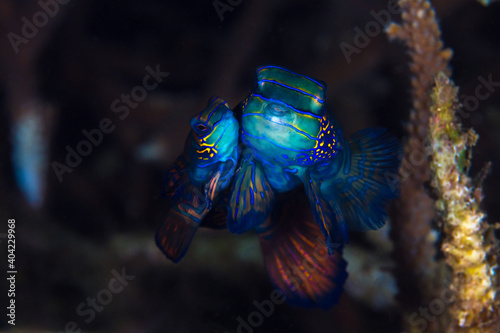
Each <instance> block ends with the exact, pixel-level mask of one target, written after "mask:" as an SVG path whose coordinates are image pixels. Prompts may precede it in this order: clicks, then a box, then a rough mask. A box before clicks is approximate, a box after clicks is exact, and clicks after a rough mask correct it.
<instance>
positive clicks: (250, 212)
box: [227, 150, 274, 234]
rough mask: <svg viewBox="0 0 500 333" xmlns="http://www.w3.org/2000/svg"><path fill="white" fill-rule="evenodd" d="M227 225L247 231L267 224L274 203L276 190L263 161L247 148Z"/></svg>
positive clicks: (237, 229)
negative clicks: (264, 168)
mask: <svg viewBox="0 0 500 333" xmlns="http://www.w3.org/2000/svg"><path fill="white" fill-rule="evenodd" d="M229 202H230V205H229V212H228V220H227V221H228V222H227V227H228V229H229V231H231V232H233V233H238V234H240V233H243V232H245V231H248V230H250V229H254V228H255V227H258V226H259V225H261V224H262V223H264V222H265V221H266V219H267V217H268V216H269V214H270V212H271V208H272V205H273V203H274V192H273V190H272V188H271V186H270V184H269V183H268V181H267V179H266V175H265V174H264V170H263V169H262V165H261V164H260V162H259V161H257V160H255V159H254V157H253V154H252V153H251V152H250V151H249V150H247V151H245V152H243V154H242V158H241V162H240V169H239V170H238V171H237V172H236V175H235V181H234V187H233V191H232V194H231V199H230V201H229Z"/></svg>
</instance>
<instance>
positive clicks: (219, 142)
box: [156, 97, 239, 262]
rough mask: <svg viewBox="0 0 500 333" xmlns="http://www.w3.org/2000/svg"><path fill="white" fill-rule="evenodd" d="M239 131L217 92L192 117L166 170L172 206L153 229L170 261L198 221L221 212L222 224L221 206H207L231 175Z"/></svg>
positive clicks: (211, 220)
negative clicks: (179, 151)
mask: <svg viewBox="0 0 500 333" xmlns="http://www.w3.org/2000/svg"><path fill="white" fill-rule="evenodd" d="M238 137H239V124H238V121H237V120H236V119H235V118H234V116H233V112H232V111H231V110H230V109H229V106H228V104H227V103H226V102H225V101H224V100H223V99H221V98H217V97H213V98H212V99H210V100H209V102H208V106H207V107H206V108H205V109H204V110H203V111H201V112H200V113H199V114H198V115H196V116H194V117H193V118H192V119H191V131H190V132H189V135H188V137H187V139H186V143H185V145H184V152H183V153H182V154H181V155H180V156H179V157H178V158H177V160H176V161H175V163H174V165H173V167H172V168H171V169H170V170H169V171H168V173H167V176H166V186H165V194H166V196H167V197H171V199H172V207H171V209H170V210H169V211H168V213H167V217H166V218H165V221H164V222H163V224H162V225H161V227H160V228H159V229H158V231H157V233H156V243H157V245H158V247H159V248H160V249H161V250H162V252H163V253H164V254H165V255H166V256H167V257H168V258H169V259H171V260H172V261H174V262H178V261H179V260H181V259H182V257H183V256H184V255H185V253H186V251H187V249H188V248H189V245H190V243H191V240H192V238H193V236H194V234H195V232H196V230H197V229H198V226H199V225H200V224H201V223H202V222H203V224H205V225H206V226H208V227H213V228H218V227H220V224H221V222H220V219H221V218H222V219H223V221H222V223H223V226H224V227H225V224H226V216H225V207H223V209H222V211H223V212H224V213H223V215H222V216H221V215H220V214H216V213H214V212H218V211H220V210H217V209H215V210H214V209H212V208H213V203H214V202H215V203H217V202H218V201H220V192H221V191H223V190H224V189H226V188H227V187H228V185H229V184H230V182H231V179H232V177H233V175H234V170H235V169H236V166H237V163H238V158H239V147H238ZM226 205H227V204H226Z"/></svg>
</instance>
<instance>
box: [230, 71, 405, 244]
mask: <svg viewBox="0 0 500 333" xmlns="http://www.w3.org/2000/svg"><path fill="white" fill-rule="evenodd" d="M325 95H326V84H325V83H324V82H321V81H318V80H315V79H312V78H310V77H307V76H304V75H300V74H297V73H294V72H291V71H289V70H287V69H284V68H280V67H276V66H265V67H261V68H259V69H258V70H257V74H256V79H255V84H254V89H253V91H252V93H251V94H250V95H249V96H248V97H247V98H246V100H245V101H244V102H243V103H242V105H241V108H242V142H243V144H244V145H245V146H246V147H247V149H248V150H249V151H250V153H249V155H251V156H250V157H249V158H251V159H253V160H255V162H254V164H256V165H257V164H258V165H259V166H260V167H261V168H262V174H263V175H264V176H265V180H255V182H256V183H258V182H259V181H262V182H264V183H266V182H268V183H269V184H270V187H271V191H274V192H277V193H283V192H287V191H290V190H292V189H294V188H296V187H298V186H300V185H302V184H303V185H304V188H305V190H306V193H307V196H308V198H309V202H310V205H311V208H312V211H313V214H314V218H315V220H316V222H317V224H318V225H319V227H320V229H321V231H322V233H323V235H324V237H325V242H326V244H327V247H328V249H329V251H330V253H333V251H334V249H335V244H343V243H345V242H347V241H348V234H347V230H348V229H353V230H361V231H363V230H373V229H378V228H380V227H381V226H382V225H383V224H384V223H385V218H386V212H385V205H386V204H387V203H388V201H389V200H391V199H393V198H395V197H396V196H397V194H398V193H397V187H394V186H393V184H389V183H388V182H387V181H386V178H385V175H388V174H390V173H397V170H398V168H399V164H400V155H401V147H400V144H399V142H398V140H397V139H396V138H394V137H393V136H392V135H390V134H388V133H387V132H386V131H385V130H384V129H369V130H363V131H359V132H357V133H355V134H354V135H353V136H352V137H351V138H345V137H344V136H343V134H342V130H341V128H340V126H339V125H338V123H337V122H336V121H335V119H334V118H333V117H332V115H331V114H330V113H329V112H328V110H327V108H326V106H325V100H326V97H325ZM243 171H244V170H243ZM239 172H242V171H241V170H240V171H239ZM239 178H240V177H239V174H238V173H236V175H235V179H236V180H238V179H239ZM237 184H238V182H237V181H236V182H235V185H237ZM254 185H255V184H249V185H246V186H244V185H242V186H240V187H237V188H236V187H235V190H234V191H233V198H234V197H239V196H238V194H242V193H245V191H247V187H249V186H250V187H251V188H253V187H254ZM268 192H269V191H268ZM254 194H255V193H254ZM257 195H259V196H260V194H259V193H257ZM269 198H270V197H269V196H266V198H261V199H260V200H259V201H265V200H268V199H269ZM255 202H256V201H255V200H254V203H255ZM257 203H258V209H261V208H266V210H263V211H260V212H259V213H258V214H257V213H255V212H254V211H255V210H258V209H256V208H252V207H246V208H242V207H238V206H241V201H238V202H237V200H232V201H231V207H230V211H231V212H232V213H233V214H232V215H230V216H229V220H228V227H229V229H230V230H231V231H233V232H237V233H240V232H244V231H247V230H249V227H250V226H253V227H255V226H258V225H259V224H262V223H264V222H265V221H266V220H267V217H268V216H269V214H271V209H270V208H269V207H271V206H272V205H269V204H267V203H265V202H257ZM244 204H245V205H247V206H248V205H249V206H252V203H251V202H250V203H249V201H246V202H245V203H244ZM236 209H238V211H241V210H242V209H245V211H248V212H250V213H251V215H252V216H254V217H255V216H257V217H258V218H253V221H252V223H248V221H246V217H245V216H244V215H241V214H240V215H237V214H234V213H235V210H236ZM252 212H253V213H252Z"/></svg>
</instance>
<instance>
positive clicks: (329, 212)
mask: <svg viewBox="0 0 500 333" xmlns="http://www.w3.org/2000/svg"><path fill="white" fill-rule="evenodd" d="M304 188H305V190H306V193H307V196H308V198H309V203H310V204H311V209H312V211H313V215H314V219H315V220H316V223H317V224H318V225H319V227H320V229H321V232H322V233H323V235H324V237H325V243H326V246H327V248H328V253H330V254H333V251H334V249H335V248H336V247H337V246H338V245H339V244H343V243H344V242H345V243H348V241H349V238H348V234H347V228H346V225H345V222H344V221H343V220H342V219H337V218H336V216H337V214H335V212H334V210H333V209H332V206H331V205H330V203H329V202H328V201H327V200H325V198H324V196H323V194H322V193H321V183H320V181H318V180H314V179H312V178H311V176H310V175H309V174H308V173H305V174H304Z"/></svg>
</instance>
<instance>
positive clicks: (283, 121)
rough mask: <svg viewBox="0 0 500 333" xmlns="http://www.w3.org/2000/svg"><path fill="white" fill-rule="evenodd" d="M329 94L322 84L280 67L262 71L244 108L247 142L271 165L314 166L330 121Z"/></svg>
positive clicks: (267, 67) (244, 132) (271, 67)
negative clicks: (271, 163) (326, 96)
mask: <svg viewBox="0 0 500 333" xmlns="http://www.w3.org/2000/svg"><path fill="white" fill-rule="evenodd" d="M325 92H326V84H325V83H323V82H321V81H317V80H314V79H312V78H309V77H307V76H304V75H300V74H296V73H293V72H291V71H289V70H287V69H284V68H280V67H276V66H265V67H261V68H259V69H258V70H257V75H256V80H255V86H254V89H253V91H252V93H251V94H250V95H249V96H248V98H247V99H246V101H245V102H244V103H243V106H242V127H243V131H242V138H243V142H244V143H245V144H247V145H248V146H250V147H251V148H253V149H254V151H255V152H256V153H257V155H259V156H261V157H262V158H264V159H267V160H270V161H277V162H279V163H281V164H283V165H291V164H297V165H307V164H312V163H313V162H314V161H315V156H316V155H317V154H318V151H319V150H318V147H319V144H320V143H321V140H322V138H323V136H324V133H323V132H324V131H325V129H324V128H325V123H326V122H327V121H328V119H327V118H328V116H327V113H326V111H325V105H324V104H325ZM322 135H323V136H322Z"/></svg>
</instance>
